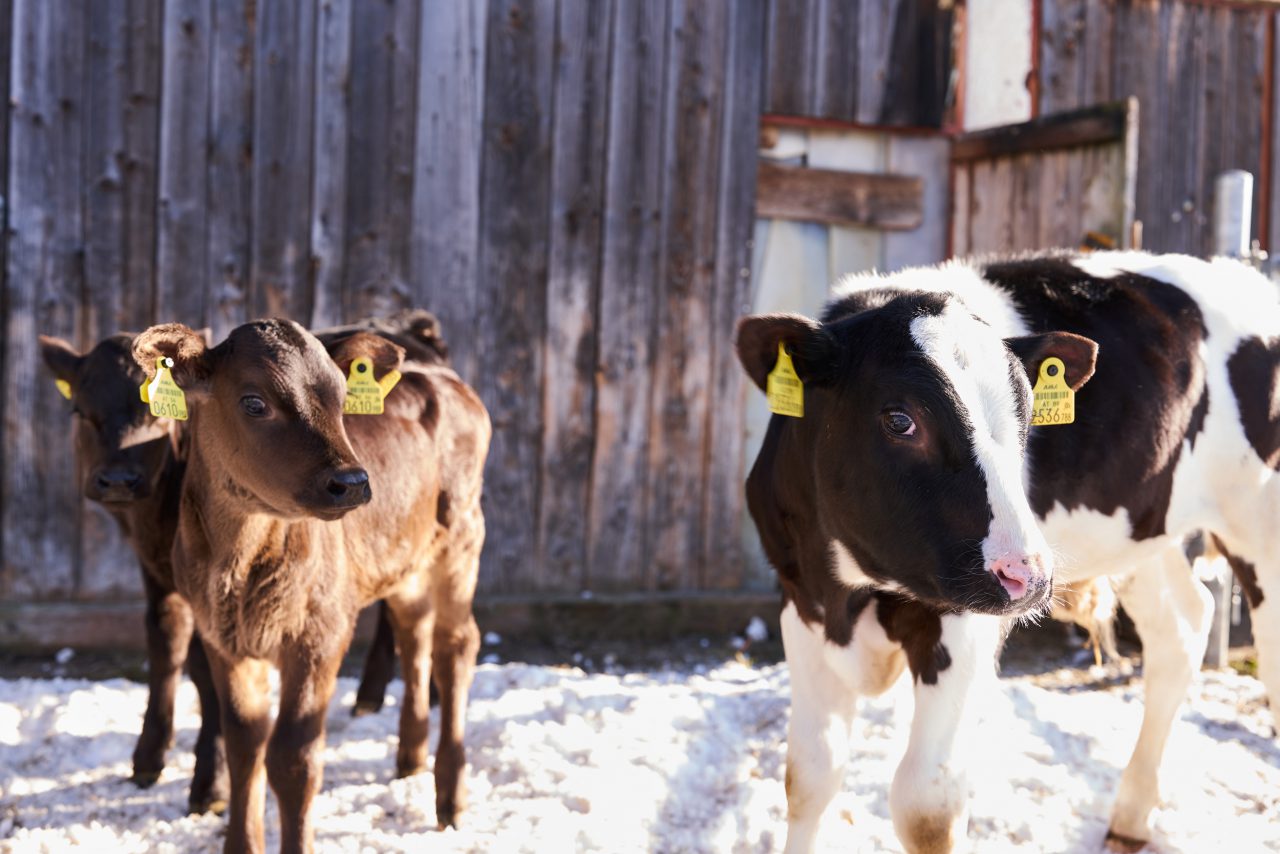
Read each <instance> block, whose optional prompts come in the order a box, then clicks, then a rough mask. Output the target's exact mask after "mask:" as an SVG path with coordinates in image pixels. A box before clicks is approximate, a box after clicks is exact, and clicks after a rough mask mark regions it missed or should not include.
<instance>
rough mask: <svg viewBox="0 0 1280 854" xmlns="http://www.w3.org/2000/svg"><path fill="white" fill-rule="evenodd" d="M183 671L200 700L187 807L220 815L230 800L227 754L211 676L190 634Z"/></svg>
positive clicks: (195, 638) (199, 644)
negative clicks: (185, 669)
mask: <svg viewBox="0 0 1280 854" xmlns="http://www.w3.org/2000/svg"><path fill="white" fill-rule="evenodd" d="M187 668H188V670H189V671H190V673H191V681H192V682H194V683H195V686H196V693H197V694H198V695H199V696H200V735H199V736H198V737H197V738H196V770H195V774H194V775H193V776H192V778H191V793H190V794H189V795H188V796H187V807H188V809H189V810H190V811H191V812H193V813H197V814H198V813H204V812H212V813H216V814H219V815H221V814H222V813H223V812H225V811H226V809H227V802H228V800H229V799H230V797H231V781H230V780H229V779H228V778H227V752H226V746H225V743H224V742H223V739H222V712H221V711H220V710H219V708H218V692H217V689H216V688H214V685H213V672H212V671H211V670H210V669H209V658H208V655H207V654H206V653H205V650H204V643H203V641H201V640H200V635H199V633H195V634H192V636H191V646H190V648H189V650H188V652H187Z"/></svg>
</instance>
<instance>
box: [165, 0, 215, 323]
mask: <svg viewBox="0 0 1280 854" xmlns="http://www.w3.org/2000/svg"><path fill="white" fill-rule="evenodd" d="M210 27H211V12H210V8H209V0H165V6H164V38H163V44H164V66H163V71H162V72H161V73H162V89H161V94H160V177H159V191H158V192H159V197H160V199H159V204H158V206H157V211H156V220H157V222H156V230H157V234H156V299H155V306H156V309H155V314H156V319H157V320H158V321H165V322H167V321H181V322H182V323H187V324H190V325H193V326H200V325H202V324H204V323H205V322H206V320H207V318H208V313H207V308H206V305H207V304H206V299H205V298H206V296H207V282H206V280H205V275H206V272H207V270H208V263H207V260H206V256H205V250H206V218H205V217H206V213H207V211H208V208H209V198H208V171H207V170H206V168H205V164H206V158H207V157H208V144H209V38H210Z"/></svg>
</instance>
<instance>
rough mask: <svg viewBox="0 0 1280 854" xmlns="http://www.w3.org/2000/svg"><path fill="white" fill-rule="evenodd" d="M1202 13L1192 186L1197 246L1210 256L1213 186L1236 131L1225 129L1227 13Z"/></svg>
mask: <svg viewBox="0 0 1280 854" xmlns="http://www.w3.org/2000/svg"><path fill="white" fill-rule="evenodd" d="M1206 11H1207V14H1206V20H1205V21H1204V22H1203V26H1204V27H1205V31H1206V32H1205V35H1204V41H1203V48H1204V52H1205V67H1204V78H1203V84H1202V86H1201V88H1200V92H1199V93H1198V96H1199V99H1200V110H1199V112H1200V117H1201V119H1200V121H1199V122H1198V123H1197V125H1196V128H1195V134H1196V137H1197V143H1198V145H1199V146H1200V151H1201V157H1200V166H1201V168H1200V172H1199V174H1197V175H1196V186H1197V190H1198V192H1199V193H1200V197H1201V198H1202V199H1204V206H1203V209H1202V211H1201V213H1202V214H1203V216H1204V217H1205V222H1206V225H1205V226H1200V227H1198V228H1197V229H1196V237H1197V244H1198V245H1199V246H1204V247H1205V248H1207V249H1208V251H1209V252H1210V253H1211V252H1212V250H1213V246H1212V235H1213V226H1212V220H1211V219H1210V218H1211V217H1212V216H1213V215H1214V211H1213V183H1214V178H1215V176H1216V175H1217V174H1218V173H1219V172H1221V171H1222V170H1223V168H1225V167H1224V166H1223V164H1224V163H1225V162H1229V160H1230V156H1229V154H1228V152H1227V147H1228V145H1229V144H1230V140H1231V138H1232V137H1234V136H1236V133H1237V131H1236V130H1235V129H1234V128H1229V126H1228V123H1229V122H1230V121H1231V119H1232V118H1233V110H1232V108H1231V103H1232V102H1233V101H1234V100H1235V99H1236V98H1237V97H1238V95H1237V93H1236V92H1234V91H1232V84H1233V83H1234V82H1235V80H1234V74H1233V73H1232V70H1233V67H1234V66H1235V65H1236V62H1235V61H1234V60H1233V58H1232V57H1231V55H1230V49H1231V35H1232V26H1231V24H1232V18H1231V10H1230V9H1228V8H1226V7H1222V6H1216V7H1210V8H1209V9H1207V10H1206ZM1243 95H1244V93H1239V96H1243ZM1246 97H1247V96H1246ZM1242 100H1243V97H1242ZM1246 168H1247V167H1246ZM1206 238H1207V239H1208V242H1207V243H1206V242H1205V241H1206Z"/></svg>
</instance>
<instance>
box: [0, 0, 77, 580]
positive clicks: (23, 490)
mask: <svg viewBox="0 0 1280 854" xmlns="http://www.w3.org/2000/svg"><path fill="white" fill-rule="evenodd" d="M12 22H13V23H12V27H13V34H12V58H11V61H12V65H11V68H12V77H11V79H10V84H9V102H10V115H9V122H10V135H9V140H10V147H9V164H8V167H9V196H8V202H9V205H8V210H9V222H8V225H9V231H8V256H7V258H6V263H7V269H6V276H5V304H6V308H7V316H6V318H5V320H6V325H5V330H4V342H3V358H4V386H3V395H4V399H5V434H6V435H5V437H4V457H5V467H4V482H3V494H4V500H3V507H4V511H3V512H4V518H3V527H4V529H5V550H4V554H3V556H2V557H0V559H2V560H3V571H2V572H0V589H3V591H4V593H5V595H6V596H12V597H18V598H28V599H38V598H51V597H68V596H72V595H74V594H75V592H76V590H77V589H78V588H79V584H80V581H81V565H80V554H79V540H80V526H79V522H80V518H79V517H80V500H79V490H78V487H79V483H78V482H77V476H76V465H75V455H74V453H73V452H72V451H71V436H70V432H69V430H68V428H69V426H70V423H71V416H70V413H69V410H68V407H67V405H66V401H65V400H63V399H62V397H61V396H60V395H59V394H58V392H57V391H56V390H55V389H54V385H53V383H52V382H51V381H50V379H49V377H48V375H47V374H46V373H45V369H44V366H43V365H42V364H41V361H40V355H39V348H38V346H37V344H36V336H37V335H38V334H41V333H43V334H51V335H58V336H61V337H63V338H66V339H69V340H72V341H75V340H77V339H78V338H79V337H80V334H81V329H82V326H81V324H82V322H83V314H82V311H81V293H82V288H83V284H84V251H83V247H82V241H83V237H84V232H83V224H84V219H83V215H82V207H81V204H82V199H81V192H80V190H81V186H82V181H83V176H84V150H83V140H84V131H85V123H86V120H87V110H86V104H85V101H84V90H83V89H82V84H83V74H84V63H85V57H86V51H85V38H86V27H87V21H86V16H85V14H84V10H83V8H80V7H78V6H73V4H62V3H45V2H42V0H15V2H14V3H13V17H12Z"/></svg>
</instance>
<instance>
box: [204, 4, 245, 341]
mask: <svg viewBox="0 0 1280 854" xmlns="http://www.w3.org/2000/svg"><path fill="white" fill-rule="evenodd" d="M257 6H258V3H257V2H256V0H237V1H236V2H222V3H214V4H213V20H212V33H211V36H210V41H211V43H210V54H211V61H210V75H209V87H210V93H209V153H208V175H209V208H208V214H207V227H208V238H207V239H208V244H207V245H208V249H207V250H206V252H207V263H208V265H209V266H208V271H207V273H206V274H205V275H206V281H207V282H208V288H209V297H208V305H207V317H206V321H207V322H208V324H209V326H210V327H211V328H212V329H213V338H214V340H215V341H221V340H222V339H223V338H224V337H225V336H226V334H227V333H228V332H230V331H231V330H232V329H233V328H235V327H236V326H239V325H240V324H241V323H244V322H245V321H246V320H248V319H249V306H248V296H249V277H250V268H249V265H250V251H251V245H252V242H253V218H252V217H253V45H254V34H255V32H256V29H257V28H256V23H257V22H256V15H257V13H256V8H257Z"/></svg>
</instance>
